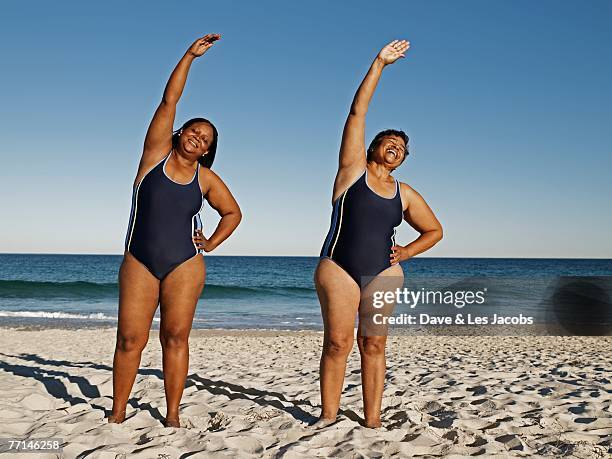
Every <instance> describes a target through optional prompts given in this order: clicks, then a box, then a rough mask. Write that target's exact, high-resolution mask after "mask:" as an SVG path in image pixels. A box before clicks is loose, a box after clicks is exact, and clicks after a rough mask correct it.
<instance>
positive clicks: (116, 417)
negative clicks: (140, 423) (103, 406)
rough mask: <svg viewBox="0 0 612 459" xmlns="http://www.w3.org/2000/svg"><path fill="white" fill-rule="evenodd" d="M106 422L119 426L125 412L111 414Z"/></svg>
mask: <svg viewBox="0 0 612 459" xmlns="http://www.w3.org/2000/svg"><path fill="white" fill-rule="evenodd" d="M107 421H108V423H109V424H121V423H122V422H123V421H125V410H123V411H120V412H118V413H112V414H111V415H110V416H109V417H108V418H107Z"/></svg>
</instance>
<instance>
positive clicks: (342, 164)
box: [338, 111, 366, 170]
mask: <svg viewBox="0 0 612 459" xmlns="http://www.w3.org/2000/svg"><path fill="white" fill-rule="evenodd" d="M365 166H366V149H365V114H358V113H355V112H353V111H351V112H350V113H349V115H348V117H347V118H346V123H344V130H343V131H342V143H341V144H340V158H339V164H338V170H341V169H344V168H361V169H363V168H364V167H365Z"/></svg>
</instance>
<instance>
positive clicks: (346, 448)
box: [0, 329, 612, 459]
mask: <svg viewBox="0 0 612 459" xmlns="http://www.w3.org/2000/svg"><path fill="white" fill-rule="evenodd" d="M0 336H1V338H0V343H1V346H0V370H1V371H0V393H1V394H2V398H1V406H0V437H9V436H19V437H27V438H41V437H61V438H63V440H64V442H65V445H64V453H63V456H62V457H69V458H70V457H77V456H79V455H81V456H79V457H97V458H115V457H129V458H138V457H142V458H175V457H176V458H178V457H190V458H198V457H241V458H242V457H288V458H292V457H313V456H322V457H351V458H353V457H410V456H420V457H465V456H470V455H482V456H483V457H509V456H523V457H534V456H535V457H538V456H549V457H560V456H562V455H564V454H566V455H567V456H568V457H581V458H595V457H610V454H611V453H612V381H611V379H612V374H611V371H610V369H612V337H542V336H531V337H509V336H505V337H464V336H455V337H443V336H421V337H393V338H391V340H390V343H389V346H388V354H387V355H388V373H387V384H386V387H385V394H384V399H383V426H384V427H383V428H382V429H378V430H373V429H367V428H364V427H362V426H361V425H360V424H359V420H360V419H361V418H362V416H363V412H362V402H361V385H360V375H359V358H358V353H357V349H356V346H355V348H354V350H353V353H352V354H351V357H350V360H349V365H348V370H347V378H346V381H345V389H344V393H343V396H342V402H341V409H342V410H343V411H342V414H341V415H340V416H339V422H338V423H336V424H334V425H332V426H329V427H327V428H324V429H320V430H313V429H311V428H308V426H307V424H308V423H309V422H311V421H313V420H314V419H315V417H316V416H318V414H319V408H318V406H319V387H318V364H319V353H320V344H321V339H322V335H321V334H320V333H316V332H304V333H291V332H282V333H281V332H278V333H277V332H243V331H240V332H214V331H205V330H204V331H194V332H193V333H192V337H191V362H190V372H189V377H188V380H187V387H186V389H185V393H184V395H183V400H182V405H181V424H182V425H183V426H184V428H180V429H175V428H164V427H163V426H162V425H161V422H160V420H161V419H162V418H163V415H164V413H165V401H164V391H163V381H162V374H161V350H160V345H159V342H158V339H157V332H152V333H151V337H150V341H149V345H148V346H147V349H146V350H145V352H144V354H143V358H142V365H141V372H140V373H139V375H138V376H137V379H136V383H135V385H134V389H133V392H132V399H131V405H130V406H129V407H128V419H127V420H126V421H125V422H124V423H123V424H120V425H117V424H107V423H106V421H105V419H104V415H105V413H104V409H107V410H108V409H110V408H111V405H112V400H111V395H112V373H111V367H112V357H113V348H114V344H115V330H114V329H89V330H63V329H46V330H33V331H23V330H14V329H2V330H0ZM121 453H125V455H121ZM186 453H189V454H186ZM182 455H185V456H182ZM7 457H18V456H14V455H11V456H7ZM24 457H25V456H24ZM29 457H36V458H37V459H42V458H45V457H59V456H58V455H54V454H35V455H34V454H33V455H30V456H29Z"/></svg>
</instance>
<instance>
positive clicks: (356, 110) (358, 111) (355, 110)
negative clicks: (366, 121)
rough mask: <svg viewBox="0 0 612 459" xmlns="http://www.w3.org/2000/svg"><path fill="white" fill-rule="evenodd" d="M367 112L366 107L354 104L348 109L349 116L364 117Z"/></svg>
mask: <svg viewBox="0 0 612 459" xmlns="http://www.w3.org/2000/svg"><path fill="white" fill-rule="evenodd" d="M366 113H367V109H364V108H361V107H358V106H356V105H351V110H350V111H349V116H354V117H356V118H365V116H366Z"/></svg>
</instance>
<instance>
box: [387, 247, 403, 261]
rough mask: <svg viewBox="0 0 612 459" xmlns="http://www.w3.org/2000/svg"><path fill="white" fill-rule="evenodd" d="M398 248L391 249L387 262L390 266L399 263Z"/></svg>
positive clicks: (399, 253)
mask: <svg viewBox="0 0 612 459" xmlns="http://www.w3.org/2000/svg"><path fill="white" fill-rule="evenodd" d="M399 249H400V248H399V247H398V246H397V245H394V246H393V247H391V254H390V255H389V261H390V262H391V265H396V264H398V263H399V262H400V261H401V252H400V250H399Z"/></svg>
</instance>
